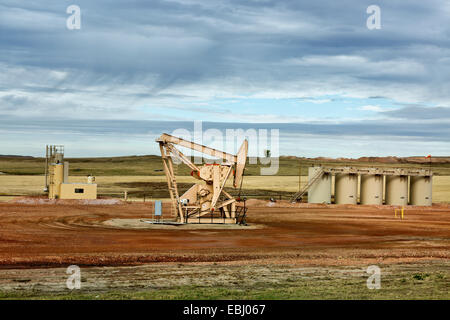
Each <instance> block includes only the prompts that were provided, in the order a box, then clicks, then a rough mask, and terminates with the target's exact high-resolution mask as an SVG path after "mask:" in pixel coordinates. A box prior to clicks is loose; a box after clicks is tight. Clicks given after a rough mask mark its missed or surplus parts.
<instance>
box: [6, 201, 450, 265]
mask: <svg viewBox="0 0 450 320" xmlns="http://www.w3.org/2000/svg"><path fill="white" fill-rule="evenodd" d="M248 206H249V212H248V223H249V225H250V226H251V227H237V226H235V227H231V228H230V227H224V228H223V229H222V228H217V227H215V228H206V229H205V227H204V226H203V227H202V228H195V227H184V226H181V227H173V228H160V229H158V228H154V227H150V226H149V227H148V228H147V227H140V228H134V227H118V226H117V225H114V224H111V221H112V220H114V219H115V220H116V221H117V220H121V219H128V221H131V220H135V221H139V219H141V218H150V217H151V212H152V207H151V204H149V203H132V204H127V203H121V204H98V205H93V204H81V203H79V202H75V201H74V202H65V203H56V204H30V203H29V202H28V204H25V203H23V201H22V203H14V202H12V203H0V268H20V267H25V268H28V267H63V266H67V265H69V264H77V265H80V266H120V265H138V264H143V263H154V262H164V263H171V262H175V263H180V262H194V263H195V262H199V263H200V262H218V263H221V264H239V265H244V264H249V263H270V264H290V265H303V266H306V265H317V266H319V265H322V266H325V265H362V264H367V263H391V262H392V263H398V262H423V261H431V260H441V261H446V260H448V259H449V258H450V206H449V205H439V206H433V207H432V208H423V207H422V208H421V207H408V208H406V211H405V219H404V220H401V219H399V218H397V219H396V218H394V210H393V208H391V207H368V206H336V205H330V206H326V205H308V204H299V205H292V204H289V203H287V202H281V203H280V202H278V203H270V202H263V201H256V200H251V201H249V202H248ZM164 211H165V215H166V217H167V216H168V215H169V211H170V208H169V207H168V204H164ZM255 226H257V227H255Z"/></svg>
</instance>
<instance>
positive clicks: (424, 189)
mask: <svg viewBox="0 0 450 320" xmlns="http://www.w3.org/2000/svg"><path fill="white" fill-rule="evenodd" d="M410 183H411V185H410V190H411V204H412V205H415V206H431V205H432V190H433V179H432V176H411V178H410Z"/></svg>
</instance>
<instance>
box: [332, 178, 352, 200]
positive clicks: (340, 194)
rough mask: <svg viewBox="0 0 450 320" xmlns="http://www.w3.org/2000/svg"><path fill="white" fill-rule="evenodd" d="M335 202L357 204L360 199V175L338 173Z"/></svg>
mask: <svg viewBox="0 0 450 320" xmlns="http://www.w3.org/2000/svg"><path fill="white" fill-rule="evenodd" d="M334 190H335V191H334V193H335V202H336V203H337V204H356V202H357V197H358V175H357V174H348V173H338V174H336V178H335V189H334Z"/></svg>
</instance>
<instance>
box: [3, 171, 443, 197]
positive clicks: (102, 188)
mask: <svg viewBox="0 0 450 320" xmlns="http://www.w3.org/2000/svg"><path fill="white" fill-rule="evenodd" d="M70 182H73V183H75V182H86V178H85V177H80V176H71V177H70ZM96 182H97V184H98V188H99V189H98V192H99V194H100V195H104V196H112V197H121V196H122V195H123V194H124V191H127V192H128V194H129V196H130V198H131V200H132V199H134V198H139V199H140V200H142V199H143V197H144V196H145V197H146V198H147V199H150V198H153V199H162V198H168V197H169V195H168V191H167V183H166V178H165V176H98V177H96ZM194 182H195V180H194V179H193V178H192V177H191V176H180V177H178V183H179V190H180V192H183V191H184V190H187V189H188V188H189V187H190V186H191V185H192V184H193V183H194ZM306 182H307V177H306V176H302V177H301V185H302V186H304V185H305V184H306ZM231 183H232V181H231V179H230V181H229V182H228V183H227V190H228V191H230V192H231V193H233V194H237V192H238V190H236V189H232V188H231ZM43 184H44V177H43V176H20V175H19V176H18V175H0V201H1V200H3V201H5V200H10V199H12V198H13V196H11V195H14V196H18V195H41V194H43V193H42V190H43ZM298 189H299V177H298V176H276V177H272V176H248V177H245V179H244V182H243V186H242V194H241V195H242V196H248V197H252V196H253V197H258V198H266V199H268V198H270V197H275V198H276V197H279V196H282V197H283V199H286V198H288V197H289V196H291V195H292V194H293V193H295V192H296V191H298ZM449 200H450V176H435V177H434V178H433V202H449Z"/></svg>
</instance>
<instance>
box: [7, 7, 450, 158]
mask: <svg viewBox="0 0 450 320" xmlns="http://www.w3.org/2000/svg"><path fill="white" fill-rule="evenodd" d="M72 4H76V5H78V6H79V7H80V9H81V29H80V30H68V29H67V28H66V20H67V18H68V17H69V14H67V13H66V9H67V7H68V6H69V5H72ZM372 4H376V5H378V6H379V7H380V9H381V29H379V30H369V29H368V28H367V26H366V20H367V18H368V16H369V14H367V12H366V9H367V7H368V6H369V5H372ZM449 18H450V2H449V1H444V0H440V1H439V0H430V1H418V0H408V1H406V0H389V1H385V0H383V1H375V2H374V1H372V0H371V1H365V0H360V1H356V0H354V1H348V0H342V1H331V0H326V1H325V0H318V1H314V2H311V1H296V0H228V1H225V0H212V1H204V0H170V1H167V0H153V1H138V0H132V1H106V0H98V1H86V0H79V1H78V0H77V1H74V0H71V1H61V0H58V1H56V0H43V1H39V2H30V1H11V0H0V132H1V133H2V136H1V138H0V154H22V155H28V154H31V155H40V154H41V153H42V152H41V151H40V150H42V149H43V146H44V145H45V144H54V143H55V144H56V143H58V144H65V145H67V148H66V149H67V150H68V152H69V150H73V151H72V154H71V156H82V155H86V154H88V155H89V156H96V155H98V156H105V155H106V156H107V155H119V154H148V153H156V152H157V150H156V149H155V148H154V146H153V145H152V144H154V142H153V141H154V138H155V137H156V136H157V135H158V134H159V133H160V132H159V131H158V130H160V131H171V130H173V129H174V128H177V126H178V127H184V126H187V124H186V123H182V122H179V123H178V125H177V122H176V121H193V120H202V121H205V122H208V123H216V124H217V125H216V127H218V128H221V129H225V128H226V127H227V123H228V124H230V125H229V126H232V125H233V126H234V125H235V124H236V123H239V124H242V125H241V127H245V128H248V127H255V128H260V127H264V126H270V127H277V128H279V129H280V132H281V135H280V138H281V141H280V153H281V154H291V155H297V156H309V157H311V156H329V157H341V156H353V157H356V156H364V155H371V156H376V155H379V156H386V155H398V156H407V155H420V154H434V155H449V154H450V152H449V151H450V134H449V130H448V129H447V128H448V127H449V125H450V25H449V23H448V22H449V20H450V19H449ZM44 120H45V121H44ZM90 121H99V122H97V124H98V123H101V127H102V128H103V131H101V132H99V131H98V130H95V125H94V124H93V123H95V122H90ZM117 121H119V122H117ZM120 121H123V122H120ZM142 121H148V122H142ZM164 121H175V123H172V122H171V123H167V124H166V125H164ZM52 123H53V124H55V125H54V126H53V125H52ZM86 123H90V124H89V125H87V126H86V125H85V124H86ZM118 124H119V125H120V126H121V127H120V128H119V127H118ZM289 124H296V125H294V126H290V125H289ZM136 126H137V127H138V128H140V130H139V132H136V130H135V129H136ZM169 129H170V130H169ZM75 131H76V137H78V139H76V138H75V137H74V134H75V133H74V132H75ZM105 132H107V133H105ZM86 141H89V142H90V144H91V145H90V146H89V150H87V149H86V148H87V147H86ZM146 141H147V142H148V144H149V145H152V147H148V148H147V147H143V145H145V143H146ZM295 141H302V147H301V148H299V147H297V146H296V144H295ZM342 141H345V142H342ZM96 144H97V147H95V145H96ZM83 148H85V149H84V150H83ZM75 150H76V151H75Z"/></svg>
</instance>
